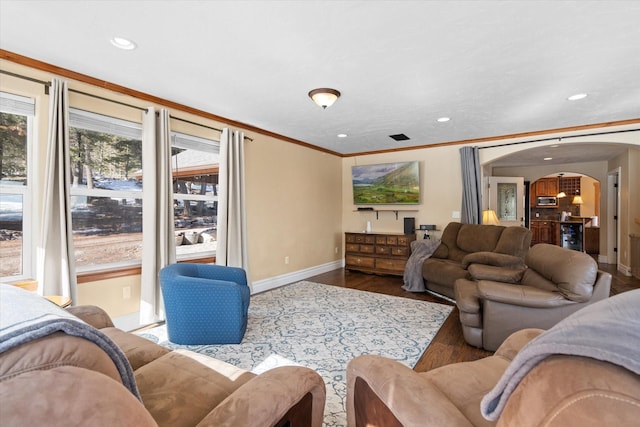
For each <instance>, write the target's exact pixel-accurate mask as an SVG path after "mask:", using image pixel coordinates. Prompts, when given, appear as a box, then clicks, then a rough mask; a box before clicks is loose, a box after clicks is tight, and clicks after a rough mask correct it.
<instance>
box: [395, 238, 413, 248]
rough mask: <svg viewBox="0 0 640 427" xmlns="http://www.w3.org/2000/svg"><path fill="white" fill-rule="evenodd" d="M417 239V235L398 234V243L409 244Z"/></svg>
mask: <svg viewBox="0 0 640 427" xmlns="http://www.w3.org/2000/svg"><path fill="white" fill-rule="evenodd" d="M413 240H415V236H411V237H410V236H398V245H401V246H409V245H410V244H411V242H412V241H413Z"/></svg>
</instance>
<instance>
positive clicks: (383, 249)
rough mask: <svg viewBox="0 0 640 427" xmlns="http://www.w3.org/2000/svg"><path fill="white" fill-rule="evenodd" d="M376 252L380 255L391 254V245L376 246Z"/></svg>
mask: <svg viewBox="0 0 640 427" xmlns="http://www.w3.org/2000/svg"><path fill="white" fill-rule="evenodd" d="M376 253H377V254H378V255H389V254H391V246H376Z"/></svg>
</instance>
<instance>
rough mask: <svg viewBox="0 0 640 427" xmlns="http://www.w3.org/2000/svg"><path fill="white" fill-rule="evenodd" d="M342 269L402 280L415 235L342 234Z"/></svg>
mask: <svg viewBox="0 0 640 427" xmlns="http://www.w3.org/2000/svg"><path fill="white" fill-rule="evenodd" d="M344 239H345V269H347V270H358V271H362V272H365V273H375V274H393V275H397V276H402V275H403V274H404V268H405V266H406V265H407V260H408V259H409V255H411V242H413V241H414V240H416V235H415V234H390V233H345V237H344Z"/></svg>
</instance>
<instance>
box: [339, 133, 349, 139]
mask: <svg viewBox="0 0 640 427" xmlns="http://www.w3.org/2000/svg"><path fill="white" fill-rule="evenodd" d="M346 137H347V134H346V133H339V134H338V138H346Z"/></svg>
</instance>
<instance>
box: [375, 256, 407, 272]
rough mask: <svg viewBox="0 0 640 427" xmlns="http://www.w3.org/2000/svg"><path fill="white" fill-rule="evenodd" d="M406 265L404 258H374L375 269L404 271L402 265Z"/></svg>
mask: <svg viewBox="0 0 640 427" xmlns="http://www.w3.org/2000/svg"><path fill="white" fill-rule="evenodd" d="M406 265H407V260H405V259H393V258H376V270H387V271H394V272H399V273H401V272H404V267H405V266H406Z"/></svg>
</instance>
